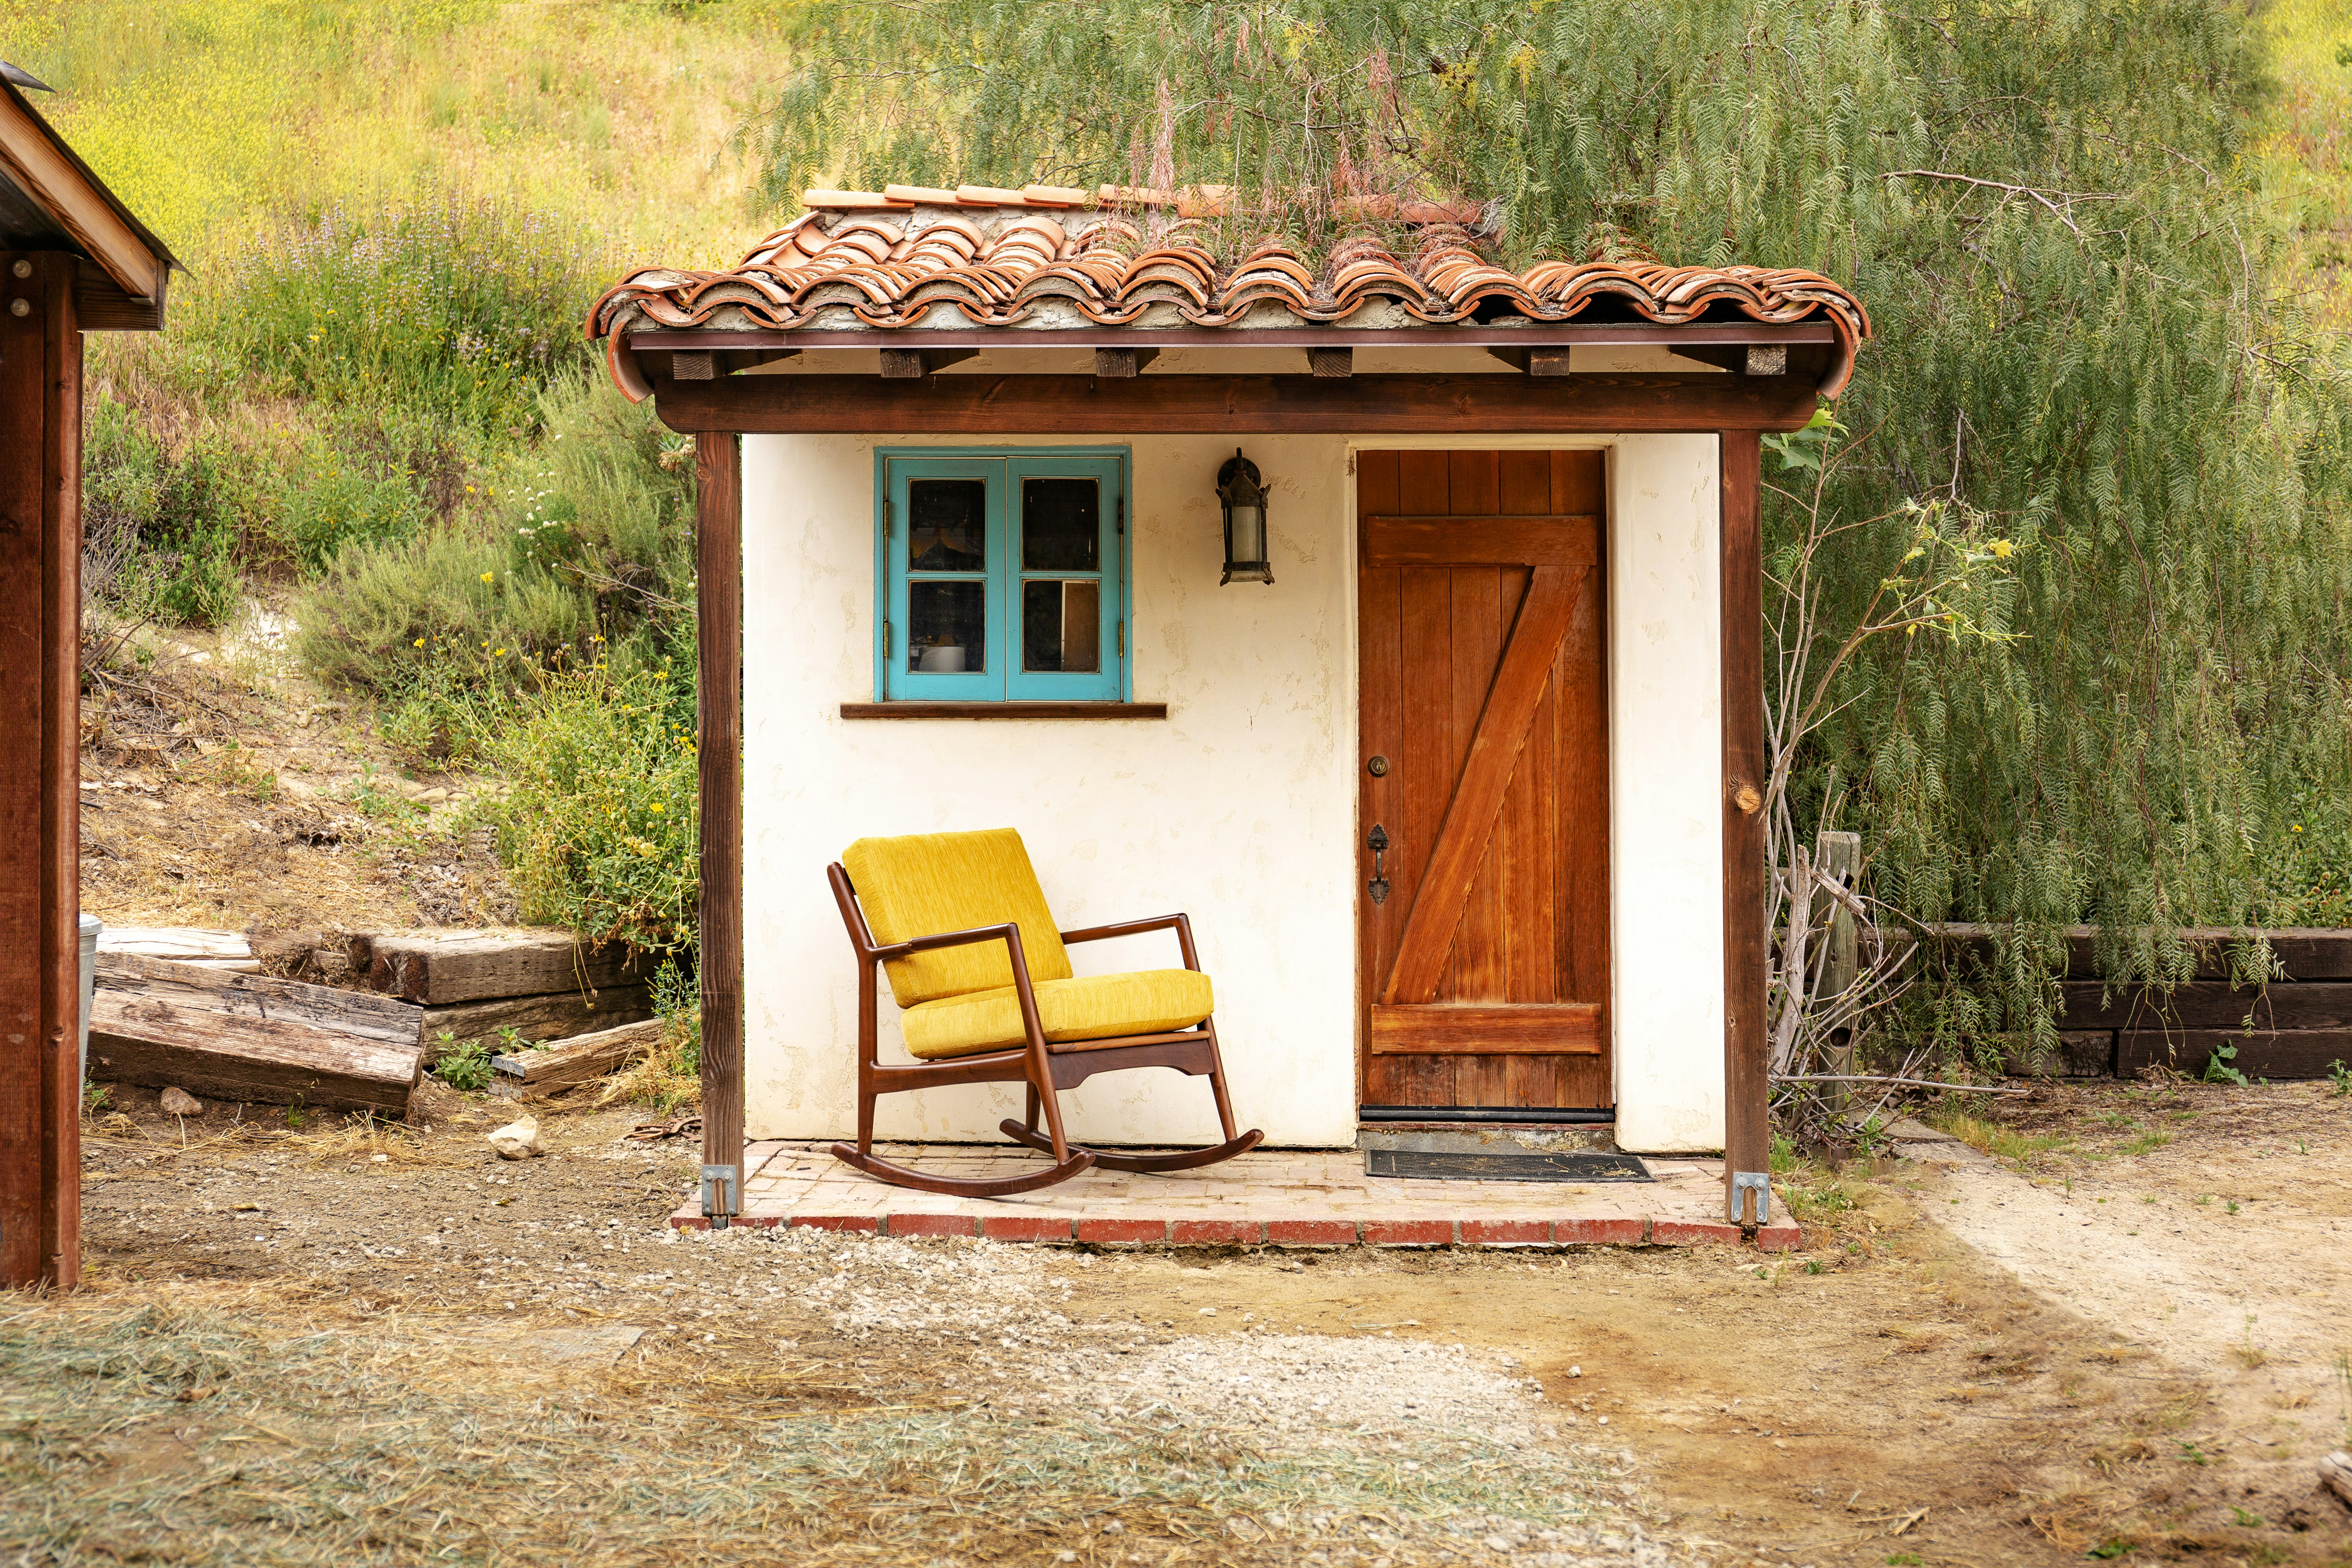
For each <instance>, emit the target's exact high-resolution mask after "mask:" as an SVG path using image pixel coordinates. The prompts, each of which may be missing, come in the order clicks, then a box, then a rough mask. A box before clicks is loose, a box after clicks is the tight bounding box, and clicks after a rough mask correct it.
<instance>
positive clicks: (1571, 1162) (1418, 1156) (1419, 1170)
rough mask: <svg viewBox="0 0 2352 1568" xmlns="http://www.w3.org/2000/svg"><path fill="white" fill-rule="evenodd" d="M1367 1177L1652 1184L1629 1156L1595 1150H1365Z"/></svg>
mask: <svg viewBox="0 0 2352 1568" xmlns="http://www.w3.org/2000/svg"><path fill="white" fill-rule="evenodd" d="M1364 1174H1366V1175H1368V1176H1411V1177H1414V1178H1416V1179H1418V1180H1421V1181H1424V1182H1428V1181H1437V1182H1654V1181H1655V1180H1657V1178H1656V1177H1655V1176H1653V1175H1651V1174H1650V1170H1649V1167H1648V1166H1646V1165H1644V1164H1643V1163H1642V1162H1641V1161H1639V1160H1637V1159H1635V1158H1634V1157H1633V1155H1631V1154H1604V1153H1601V1152H1599V1151H1597V1150H1592V1149H1562V1150H1559V1151H1558V1152H1552V1153H1544V1152H1537V1151H1534V1150H1528V1151H1524V1152H1517V1153H1509V1154H1456V1153H1424V1152H1421V1151H1418V1150H1412V1149H1367V1150H1365V1151H1364Z"/></svg>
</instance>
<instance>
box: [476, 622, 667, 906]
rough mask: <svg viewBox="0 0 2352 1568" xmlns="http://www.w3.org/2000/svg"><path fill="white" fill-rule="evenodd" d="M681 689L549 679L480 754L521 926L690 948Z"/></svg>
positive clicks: (660, 676) (607, 675)
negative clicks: (495, 776)
mask: <svg viewBox="0 0 2352 1568" xmlns="http://www.w3.org/2000/svg"><path fill="white" fill-rule="evenodd" d="M693 724H694V683H693V680H692V679H691V678H690V677H688V676H686V675H684V674H683V673H682V672H680V671H677V670H662V671H644V672H640V673H637V674H634V675H619V674H615V673H614V672H612V671H610V670H608V669H598V668H590V669H586V670H580V671H575V672H570V673H565V674H559V675H555V676H552V677H551V678H549V679H548V680H547V682H546V684H545V686H544V687H543V688H542V689H541V690H540V691H539V692H538V693H537V695H536V697H535V699H534V700H532V701H531V702H530V704H529V705H528V706H526V707H524V708H523V709H522V710H520V712H518V713H517V714H516V715H515V717H514V718H513V719H512V721H510V722H509V723H508V724H507V725H505V726H504V727H503V728H501V729H499V731H497V732H495V733H493V734H491V735H489V736H488V737H486V738H485V741H484V743H483V748H482V749H483V751H484V752H485V754H486V755H487V757H488V761H489V762H490V763H492V764H493V765H495V766H496V767H497V768H498V769H499V771H500V772H501V773H503V774H504V775H505V777H506V778H507V779H508V781H509V784H511V785H512V793H511V794H510V795H509V796H508V797H507V798H506V800H505V801H503V802H502V803H500V804H499V806H498V807H496V808H495V809H496V813H497V816H498V818H499V830H500V831H499V838H500V846H501V849H502V853H503V858H504V859H505V860H506V862H507V864H508V866H509V867H510V868H512V871H513V876H514V880H515V888H516V891H517V893H518V894H519V895H520V899H521V901H522V909H523V915H524V918H525V919H527V920H530V921H540V922H544V923H548V924H553V925H562V926H568V927H570V928H571V929H572V930H573V931H579V932H581V933H582V934H583V935H584V936H587V937H589V938H591V939H593V940H597V941H605V940H618V941H622V942H629V943H630V944H632V945H634V946H637V947H644V948H653V949H671V948H676V947H678V946H682V945H685V944H688V943H690V942H692V941H693V930H694V918H695V909H696V900H697V898H698V894H699V892H700V877H699V871H698V865H697V860H696V850H697V843H696V809H695V808H696V777H697V771H696V763H695V750H694V734H693Z"/></svg>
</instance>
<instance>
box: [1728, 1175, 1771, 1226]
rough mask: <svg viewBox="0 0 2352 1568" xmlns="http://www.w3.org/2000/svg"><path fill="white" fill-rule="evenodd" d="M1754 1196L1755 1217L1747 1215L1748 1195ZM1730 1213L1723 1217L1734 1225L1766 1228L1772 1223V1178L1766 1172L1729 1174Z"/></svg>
mask: <svg viewBox="0 0 2352 1568" xmlns="http://www.w3.org/2000/svg"><path fill="white" fill-rule="evenodd" d="M1750 1193H1754V1194H1756V1217H1755V1218H1754V1219H1749V1218H1748V1215H1747V1210H1748V1194H1750ZM1728 1195H1729V1197H1730V1199H1731V1204H1730V1212H1729V1213H1728V1214H1727V1215H1725V1216H1724V1217H1725V1218H1726V1219H1728V1220H1729V1221H1730V1222H1731V1223H1732V1224H1734V1225H1753V1226H1767V1225H1770V1224H1771V1223H1772V1176H1771V1173H1769V1172H1767V1171H1734V1172H1732V1173H1731V1191H1730V1194H1728Z"/></svg>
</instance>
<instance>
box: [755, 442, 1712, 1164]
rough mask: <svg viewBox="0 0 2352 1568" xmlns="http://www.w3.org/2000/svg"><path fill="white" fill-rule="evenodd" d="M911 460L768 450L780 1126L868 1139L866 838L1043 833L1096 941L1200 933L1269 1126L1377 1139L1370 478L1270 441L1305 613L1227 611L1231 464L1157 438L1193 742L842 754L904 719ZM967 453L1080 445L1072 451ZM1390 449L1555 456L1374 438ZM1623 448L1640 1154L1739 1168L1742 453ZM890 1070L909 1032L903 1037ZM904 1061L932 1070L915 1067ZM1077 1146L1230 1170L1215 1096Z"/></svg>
mask: <svg viewBox="0 0 2352 1568" xmlns="http://www.w3.org/2000/svg"><path fill="white" fill-rule="evenodd" d="M953 444H954V443H952V442H950V441H942V440H939V439H936V438H911V437H897V436H889V435H882V436H877V437H871V438H866V437H856V438H852V437H815V436H811V437H786V436H751V437H745V439H744V443H743V460H744V529H743V534H744V541H743V542H744V573H745V603H746V613H745V622H746V625H745V650H744V653H745V666H746V671H747V675H746V681H745V694H744V707H745V712H744V721H745V769H744V781H745V794H746V809H745V845H744V852H745V858H746V865H745V876H744V885H745V900H744V901H745V911H744V912H745V925H746V952H747V963H746V974H745V992H746V1007H747V1023H748V1032H749V1040H748V1047H749V1048H748V1051H747V1060H746V1076H747V1085H746V1088H747V1093H748V1118H747V1120H748V1126H749V1129H750V1131H751V1133H752V1135H753V1136H755V1137H806V1138H820V1137H834V1136H840V1135H843V1134H845V1133H847V1132H849V1131H852V1129H853V1128H854V1126H855V1115H856V1097H855V1086H856V1072H855V1067H854V1062H853V1057H854V1042H855V1040H856V1020H857V1005H856V986H855V979H854V974H853V972H852V968H851V964H850V959H849V952H848V945H847V942H846V941H845V938H844V936H843V934H842V931H841V924H840V920H839V917H838V916H837V915H836V914H835V910H834V909H833V904H832V900H831V897H830V895H829V894H828V893H827V891H826V889H825V886H824V877H823V869H824V865H825V863H826V862H827V861H828V860H832V859H834V858H837V857H838V856H839V854H840V852H841V850H842V848H843V847H845V845H847V844H848V843H849V842H850V841H851V840H852V839H855V838H857V837H862V836H865V835H867V834H890V833H909V832H921V831H932V830H940V829H950V828H966V827H983V826H1003V825H1008V824H1009V825H1012V826H1017V827H1019V828H1020V829H1021V831H1022V835H1023V837H1024V838H1025V839H1026V840H1027V842H1028V845H1029V850H1030V854H1031V857H1032V858H1033V859H1034V861H1035V862H1036V866H1037V871H1038V875H1039V878H1040V879H1041V880H1042V881H1043V882H1044V884H1045V893H1046V897H1047V898H1048V900H1050V901H1051V902H1052V904H1053V906H1054V910H1055V914H1056V915H1057V916H1058V917H1059V918H1060V920H1061V921H1062V923H1063V924H1064V925H1065V926H1066V927H1067V926H1076V925H1089V924H1096V923H1099V922H1104V921H1113V920H1119V919H1126V918H1131V917H1135V916H1140V915H1150V914H1160V913H1166V912H1169V911H1171V910H1186V911H1188V912H1189V913H1191V915H1192V919H1193V927H1194V931H1195V934H1196V936H1197V937H1198V939H1199V941H1200V944H1201V959H1202V967H1203V968H1204V969H1206V970H1207V971H1208V972H1209V973H1210V974H1211V975H1212V976H1213V978H1214V980H1215V983H1216V986H1217V1001H1218V1022H1219V1030H1220V1034H1221V1037H1223V1043H1224V1048H1225V1058H1226V1066H1227V1068H1228V1070H1229V1072H1230V1073H1231V1075H1232V1078H1233V1085H1234V1104H1235V1109H1236V1110H1237V1112H1238V1114H1239V1115H1240V1116H1241V1117H1242V1118H1243V1119H1244V1125H1250V1126H1260V1127H1263V1128H1265V1131H1266V1134H1267V1137H1268V1140H1269V1142H1275V1143H1277V1144H1293V1145H1310V1146H1312V1145H1326V1146H1328V1145H1342V1144H1345V1143H1348V1142H1350V1141H1351V1140H1352V1138H1353V1136H1354V1128H1355V1098H1354V1097H1355V1066H1354V1060H1355V1056H1354V1053H1355V1014H1354V1006H1355V1001H1354V995H1355V980H1354V971H1353V966H1354V963H1355V954H1354V899H1355V894H1356V876H1355V865H1354V848H1353V846H1354V838H1355V798H1356V780H1355V765H1356V763H1355V750H1356V747H1355V668H1354V667H1355V623H1354V615H1353V599H1354V590H1355V572H1354V560H1355V552H1354V537H1353V533H1354V524H1353V504H1352V497H1353V479H1352V476H1351V473H1350V469H1351V467H1352V464H1351V461H1350V451H1351V444H1350V443H1349V441H1347V440H1346V439H1344V438H1341V437H1288V438H1285V437H1249V438H1248V439H1246V440H1245V441H1244V443H1243V445H1244V446H1245V447H1247V449H1248V452H1249V455H1250V457H1251V458H1252V460H1253V461H1255V463H1256V464H1257V465H1258V467H1259V468H1260V470H1261V471H1262V472H1263V473H1264V474H1265V477H1266V479H1268V481H1269V482H1270V484H1271V486H1272V489H1273V500H1272V504H1271V506H1270V508H1269V511H1270V515H1271V519H1272V523H1273V550H1272V555H1273V561H1274V570H1275V578H1276V581H1275V584H1274V585H1273V586H1271V587H1263V586H1259V585H1256V584H1236V585H1234V586H1232V587H1227V588H1223V589H1220V588H1219V587H1218V586H1217V569H1218V565H1219V563H1220V560H1221V541H1220V538H1219V533H1218V526H1217V512H1216V507H1215V503H1214V498H1213V494H1212V491H1211V485H1212V483H1213V478H1214V475H1215V472H1216V468H1217V465H1218V463H1219V462H1221V461H1222V460H1223V458H1227V457H1229V456H1231V455H1232V452H1233V448H1234V442H1233V441H1232V440H1230V439H1226V438H1221V437H1189V436H1187V437H1150V436H1138V437H1130V438H1128V439H1126V440H1124V441H1119V440H1118V439H1116V438H1109V439H1106V440H1103V441H1099V442H1097V441H1089V442H1088V443H1087V445H1098V444H1099V445H1114V444H1116V445H1125V446H1128V447H1129V448H1130V449H1131V450H1132V453H1133V458H1134V467H1133V474H1134V479H1133V487H1134V494H1133V507H1132V512H1133V517H1132V522H1131V525H1130V552H1131V576H1132V593H1133V602H1134V626H1135V632H1134V641H1133V654H1132V659H1131V674H1132V681H1133V692H1134V696H1135V698H1136V700H1139V701H1165V702H1166V703H1168V705H1169V718H1168V719H1167V720H1166V721H989V722H974V721H895V720H889V721H845V720H843V719H842V718H841V717H840V715H839V709H840V705H841V704H842V703H843V702H845V701H851V702H856V701H866V700H870V699H871V697H872V695H873V682H874V676H873V668H872V658H873V655H872V649H873V647H874V630H875V628H874V614H875V611H874V591H873V570H874V568H873V561H874V545H873V538H872V518H873V495H872V486H873V476H874V450H875V448H876V447H877V446H879V447H901V446H928V447H942V446H949V445H953ZM970 444H971V445H981V446H988V447H999V446H1003V447H1018V446H1023V445H1039V446H1046V445H1066V440H1065V439H1064V438H1058V437H1054V436H1051V435H1039V436H1034V437H992V438H991V439H989V440H987V441H985V442H973V443H970ZM1358 444H1360V445H1363V446H1381V447H1393V446H1414V445H1420V446H1456V447H1474V446H1475V447H1511V446H1517V447H1538V446H1547V445H1557V444H1559V443H1557V442H1549V441H1538V440H1528V439H1518V438H1510V437H1496V438H1476V437H1454V438H1449V439H1448V440H1446V441H1443V442H1434V441H1426V442H1415V441H1409V440H1407V441H1400V440H1396V439H1392V438H1385V437H1383V438H1378V439H1370V440H1366V441H1363V442H1361V443H1358ZM1579 444H1583V445H1594V444H1597V445H1603V446H1609V447H1612V583H1611V591H1612V595H1613V596H1614V601H1615V602H1614V604H1613V605H1612V655H1611V657H1612V708H1613V709H1614V710H1615V718H1614V720H1613V722H1614V724H1615V725H1616V728H1617V732H1618V740H1617V742H1616V744H1615V747H1614V753H1615V754H1614V760H1613V761H1612V789H1613V793H1614V795H1615V797H1616V801H1617V805H1616V809H1615V816H1616V823H1615V826H1614V827H1613V830H1612V833H1613V842H1614V844H1615V846H1616V847H1615V850H1614V858H1615V861H1616V866H1615V877H1614V879H1613V886H1614V887H1615V889H1616V893H1615V900H1616V907H1615V910H1614V920H1615V924H1616V927H1617V934H1616V954H1615V963H1614V966H1613V973H1615V975H1616V981H1615V984H1616V998H1615V1001H1616V1008H1615V1012H1616V1017H1617V1035H1618V1052H1619V1059H1618V1063H1617V1075H1618V1083H1619V1118H1620V1141H1621V1142H1622V1143H1623V1144H1624V1146H1626V1147H1628V1148H1634V1149H1651V1150H1658V1151H1661V1152H1663V1151H1667V1150H1681V1149H1699V1148H1714V1147H1719V1146H1720V1144H1721V1141H1722V1133H1721V1126H1722V1110H1721V1094H1722V1083H1721V1079H1722V1068H1721V1051H1722V1039H1723V1030H1722V1009H1721V994H1720V992H1721V987H1720V983H1719V980H1718V979H1717V976H1719V975H1720V973H1721V969H1722V965H1721V960H1720V956H1719V953H1720V948H1719V926H1720V912H1719V903H1720V894H1719V891H1718V889H1719V887H1720V869H1721V856H1720V844H1719V837H1720V825H1719V816H1718V807H1717V799H1718V798H1719V789H1718V780H1719V777H1720V763H1719V757H1718V742H1717V736H1718V735H1719V733H1720V730H1719V726H1718V725H1717V721H1716V718H1715V715H1716V713H1717V710H1718V700H1717V693H1716V679H1717V678H1716V673H1715V671H1716V655H1715V647H1716V633H1715V621H1716V587H1715V581H1716V579H1715V566H1714V562H1715V518H1716V499H1715V482H1716V481H1715V473H1716V468H1715V453H1716V443H1715V440H1714V438H1713V437H1627V438H1624V439H1622V440H1618V441H1614V442H1608V441H1603V442H1597V443H1592V442H1587V443H1579ZM1072 956H1073V961H1074V962H1075V963H1076V964H1077V966H1078V968H1079V972H1080V973H1099V972H1105V971H1111V970H1118V969H1129V968H1139V967H1158V966H1161V965H1170V964H1173V963H1176V962H1177V959H1176V955H1175V951H1174V942H1173V939H1172V938H1171V937H1167V936H1164V935H1163V936H1155V937H1143V938H1135V939H1129V940H1128V941H1124V942H1116V943H1101V944H1096V945H1094V946H1092V947H1091V948H1085V947H1082V948H1078V949H1076V950H1074V951H1073V955H1072ZM881 1014H882V1019H883V1038H884V1041H885V1047H884V1050H885V1059H886V1060H887V1059H891V1058H892V1057H893V1056H894V1055H895V1054H896V1053H897V1042H898V1033H897V1020H896V1016H895V1015H896V1009H895V1008H894V1007H893V1006H892V1005H890V1003H889V1001H888V997H887V989H886V990H885V992H884V1001H883V1005H882V1008H881ZM900 1059H903V1058H900ZM1020 1098H1021V1097H1020V1091H1019V1089H1017V1088H1013V1089H1004V1088H1002V1087H997V1088H978V1087H975V1088H961V1089H943V1090H937V1091H930V1092H925V1093H920V1094H911V1095H897V1096H892V1097H890V1098H888V1099H886V1100H884V1101H883V1102H882V1107H881V1111H880V1115H879V1118H878V1121H877V1130H878V1131H879V1132H880V1134H881V1135H882V1136H884V1137H886V1138H908V1137H920V1138H926V1139H935V1140H950V1139H978V1140H983V1141H990V1142H994V1141H996V1140H997V1137H998V1135H997V1134H996V1132H995V1131H994V1129H995V1124H996V1122H997V1121H998V1120H999V1119H1000V1118H1001V1117H1003V1116H1005V1115H1007V1114H1016V1115H1017V1114H1018V1113H1019V1110H1020ZM1066 1104H1067V1105H1068V1106H1069V1107H1070V1108H1071V1111H1072V1120H1071V1130H1072V1132H1073V1134H1074V1135H1075V1136H1076V1137H1079V1138H1081V1139H1091V1140H1097V1141H1100V1142H1207V1141H1210V1140H1212V1139H1213V1137H1214V1136H1215V1122H1214V1115H1213V1110H1212V1109H1211V1106H1210V1102H1209V1096H1208V1091H1207V1086H1206V1084H1205V1082H1204V1081H1202V1080H1197V1079H1180V1078H1178V1077H1176V1076H1175V1075H1173V1074H1169V1073H1160V1072H1155V1073H1132V1074H1123V1075H1114V1076H1109V1077H1105V1078H1100V1079H1095V1080H1093V1081H1092V1082H1089V1083H1087V1084H1086V1085H1085V1086H1083V1087H1082V1088H1081V1089H1077V1090H1076V1091H1074V1092H1073V1093H1072V1094H1071V1095H1070V1096H1068V1097H1067V1100H1066Z"/></svg>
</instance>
